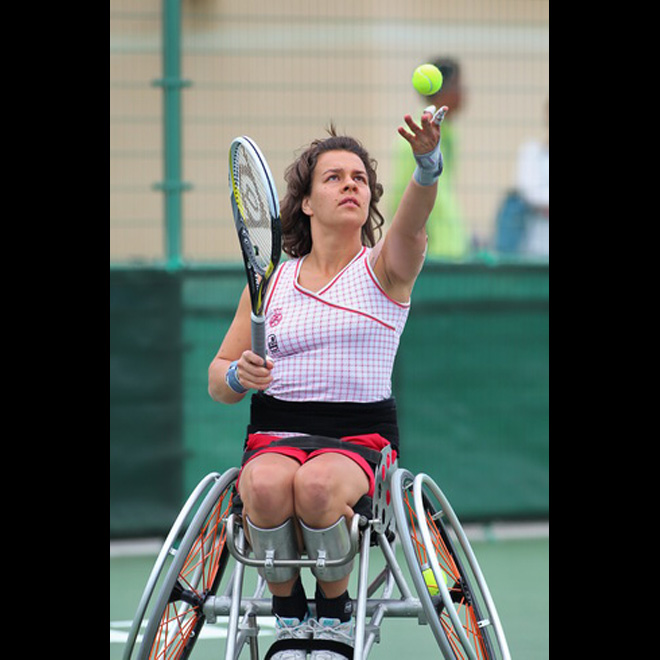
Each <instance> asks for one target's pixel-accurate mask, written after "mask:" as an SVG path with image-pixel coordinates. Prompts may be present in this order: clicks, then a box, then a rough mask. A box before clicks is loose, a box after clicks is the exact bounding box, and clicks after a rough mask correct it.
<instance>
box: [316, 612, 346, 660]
mask: <svg viewBox="0 0 660 660" xmlns="http://www.w3.org/2000/svg"><path fill="white" fill-rule="evenodd" d="M310 623H311V628H312V630H313V631H314V639H328V640H332V641H333V642H342V643H343V644H347V645H348V646H351V647H352V646H354V645H355V631H354V629H353V619H350V620H349V621H346V622H344V623H341V621H339V619H326V618H325V617H321V618H320V619H319V620H318V621H317V620H316V619H311V620H310ZM311 658H312V660H346V656H345V655H343V654H341V653H336V652H335V651H312V655H311Z"/></svg>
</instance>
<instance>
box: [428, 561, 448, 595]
mask: <svg viewBox="0 0 660 660" xmlns="http://www.w3.org/2000/svg"><path fill="white" fill-rule="evenodd" d="M440 574H441V575H442V579H443V580H444V583H445V586H446V585H447V574H446V573H445V572H444V571H443V570H442V569H440ZM422 575H423V576H424V582H426V586H427V587H428V589H429V593H430V594H431V596H437V595H438V594H439V593H440V587H438V583H437V582H436V581H435V575H434V574H433V569H431V567H430V566H429V567H428V568H427V569H425V570H423V571H422Z"/></svg>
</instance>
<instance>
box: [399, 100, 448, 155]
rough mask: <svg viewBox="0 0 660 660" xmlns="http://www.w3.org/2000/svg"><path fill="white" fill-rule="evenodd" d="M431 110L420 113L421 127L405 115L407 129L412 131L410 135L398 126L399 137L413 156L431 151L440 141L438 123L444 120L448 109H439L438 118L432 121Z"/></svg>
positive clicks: (445, 107)
mask: <svg viewBox="0 0 660 660" xmlns="http://www.w3.org/2000/svg"><path fill="white" fill-rule="evenodd" d="M431 108H432V106H431V107H430V108H426V109H425V110H424V112H423V113H422V119H421V125H419V124H417V122H415V120H414V119H413V118H412V117H411V116H410V115H406V116H405V117H404V118H403V119H404V121H405V122H406V124H407V125H408V128H409V129H410V130H411V131H412V134H411V133H409V132H408V131H407V130H406V129H405V128H404V127H403V126H399V129H398V131H399V135H401V137H403V138H404V139H405V140H407V141H408V143H409V144H410V146H411V147H412V150H413V153H414V154H417V155H422V154H427V153H429V152H431V151H433V150H434V149H435V147H436V145H437V144H438V142H439V141H440V122H441V121H442V119H443V118H444V115H445V113H446V112H447V110H448V108H447V106H443V107H442V108H440V112H439V113H436V114H437V116H438V118H437V119H435V120H434V119H433V117H434V114H433V113H432V111H431ZM438 119H439V121H438Z"/></svg>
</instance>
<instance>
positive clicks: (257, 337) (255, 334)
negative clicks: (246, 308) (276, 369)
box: [251, 313, 266, 364]
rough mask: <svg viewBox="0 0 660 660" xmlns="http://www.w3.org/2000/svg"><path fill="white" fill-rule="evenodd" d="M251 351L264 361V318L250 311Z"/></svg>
mask: <svg viewBox="0 0 660 660" xmlns="http://www.w3.org/2000/svg"><path fill="white" fill-rule="evenodd" d="M251 316H252V352H253V353H256V354H257V355H258V356H259V357H260V358H262V359H263V361H264V364H265V363H266V318H265V317H264V316H257V315H256V314H254V313H252V315H251Z"/></svg>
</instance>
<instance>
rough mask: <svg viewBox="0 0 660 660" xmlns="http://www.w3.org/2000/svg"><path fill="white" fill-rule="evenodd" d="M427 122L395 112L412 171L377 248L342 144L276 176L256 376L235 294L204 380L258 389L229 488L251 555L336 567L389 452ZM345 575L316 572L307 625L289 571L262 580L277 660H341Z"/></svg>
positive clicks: (373, 222) (427, 190) (218, 393)
mask: <svg viewBox="0 0 660 660" xmlns="http://www.w3.org/2000/svg"><path fill="white" fill-rule="evenodd" d="M442 110H443V112H442V113H440V115H441V116H444V111H446V108H443V109H442ZM440 121H441V120H440ZM440 121H439V120H438V119H436V117H435V116H434V115H432V114H431V112H430V111H428V110H427V111H425V112H424V113H423V114H422V117H421V121H420V122H419V123H417V122H416V121H415V120H413V118H412V117H411V116H410V115H406V117H405V123H406V126H407V128H406V127H399V129H398V131H399V133H400V135H401V136H402V138H403V139H405V140H407V141H408V143H409V144H410V146H411V148H412V155H411V157H414V158H415V160H416V161H417V169H416V170H415V173H414V175H413V177H412V179H411V181H410V183H409V184H408V187H407V190H406V192H405V194H404V196H403V198H402V200H401V202H400V205H399V207H398V210H397V212H396V214H395V215H394V218H393V219H392V222H391V225H390V227H389V228H388V230H387V231H386V233H385V235H384V236H383V237H380V236H378V234H379V233H380V232H381V227H382V225H383V217H382V216H381V214H380V213H379V211H378V208H377V203H378V201H379V199H380V197H381V195H382V191H383V189H382V186H381V185H380V184H379V183H378V182H377V178H376V171H375V163H374V162H373V161H372V160H371V159H370V156H369V154H368V153H367V151H366V150H365V149H364V148H363V147H362V146H361V144H360V143H358V142H357V141H356V140H355V139H353V138H350V137H346V136H340V135H336V134H335V132H334V130H331V131H330V136H329V137H328V138H326V139H322V140H317V141H315V142H313V143H312V144H311V145H310V146H309V147H308V148H307V149H306V150H305V151H304V152H303V153H302V154H301V155H300V157H299V158H297V160H296V161H295V162H294V163H293V164H292V165H291V166H290V167H289V169H288V170H287V172H286V177H285V178H286V182H287V191H286V195H285V197H284V199H283V201H282V205H281V218H282V235H283V250H284V252H285V253H286V254H288V256H289V257H291V258H290V259H289V260H287V261H285V262H284V263H282V264H280V266H279V267H278V270H277V271H276V273H275V275H274V276H273V277H272V280H271V282H270V284H269V287H268V290H267V292H266V307H265V309H266V311H265V315H266V340H267V348H268V357H267V360H266V364H264V361H263V360H261V359H260V358H259V357H258V356H257V355H256V354H255V353H253V352H252V351H251V350H250V341H251V340H250V300H249V295H248V291H247V289H246V290H245V291H244V293H243V295H242V297H241V299H240V302H239V304H238V309H237V311H236V315H235V318H234V320H233V322H232V324H231V326H230V328H229V330H228V331H227V334H226V336H225V338H224V340H223V342H222V345H221V346H220V349H219V351H218V353H217V355H216V357H215V358H214V360H213V361H212V363H211V365H210V367H209V392H210V395H211V397H212V398H213V399H214V400H216V401H220V402H223V403H236V402H238V401H240V400H241V399H242V398H243V397H244V396H245V394H246V392H248V391H250V390H256V392H254V393H253V395H252V400H251V408H250V422H249V425H248V436H247V440H246V445H245V454H244V459H243V465H242V469H241V473H240V477H239V482H238V490H239V494H240V497H241V499H242V501H243V507H244V508H243V521H244V528H245V530H246V534H247V536H248V538H249V540H250V543H251V546H252V549H253V552H254V554H255V556H257V557H265V553H266V550H268V549H275V553H276V556H277V557H280V558H296V557H299V556H300V548H301V547H304V549H305V551H306V553H307V554H308V556H310V557H316V556H318V555H319V553H320V551H321V550H322V551H324V552H325V555H326V557H327V558H328V559H332V558H333V557H337V558H338V557H342V556H344V555H345V554H346V550H347V547H348V546H347V543H348V529H349V524H350V520H351V518H352V516H353V515H354V507H355V506H356V505H357V504H358V502H359V501H360V500H361V498H363V496H369V495H371V494H372V493H373V486H374V471H373V468H374V462H375V460H377V456H378V453H379V452H380V450H381V449H382V448H383V447H384V446H385V445H386V443H390V444H391V445H393V447H394V448H395V449H396V450H398V442H399V437H398V429H397V420H396V406H395V401H394V399H393V397H392V385H391V377H392V368H393V364H394V358H395V355H396V351H397V348H398V345H399V338H400V336H401V333H402V331H403V328H404V325H405V323H406V319H407V316H408V311H409V306H410V296H411V292H412V289H413V285H414V283H415V280H416V278H417V276H418V274H419V272H420V270H421V268H422V264H423V261H424V257H425V253H426V244H427V238H426V230H425V224H426V221H427V219H428V217H429V214H430V212H431V210H432V208H433V204H434V201H435V198H436V192H437V181H438V177H439V176H440V173H441V171H442V155H441V153H440ZM351 569H352V566H351V565H350V564H348V565H344V566H339V567H334V568H326V570H325V571H323V572H319V571H316V570H315V569H314V570H313V572H314V573H315V575H316V578H317V587H316V593H315V603H316V616H315V618H313V619H310V617H309V613H308V607H307V596H306V594H305V592H304V588H303V585H302V582H301V579H300V575H299V571H298V570H296V569H290V568H270V569H264V571H263V573H264V576H265V578H266V580H267V582H268V586H269V589H270V591H271V593H272V595H273V613H274V615H275V616H276V617H277V621H278V640H279V641H278V642H276V644H279V646H278V647H277V649H276V652H275V654H274V655H272V658H273V659H274V660H304V659H305V658H306V657H307V652H306V650H304V649H301V648H291V647H293V646H296V643H292V642H291V640H292V639H305V638H313V639H314V640H317V641H315V645H314V649H315V650H313V651H312V658H315V659H316V660H337V659H342V660H343V658H345V656H344V655H343V654H342V653H341V649H342V644H347V645H349V646H352V638H353V625H352V616H351V611H350V597H349V594H348V591H347V587H348V581H349V577H350V572H351ZM318 640H322V642H321V643H318ZM324 644H325V645H326V647H327V648H325V649H322V648H321V647H322V646H323V645H324ZM298 645H299V643H298ZM310 648H311V647H310Z"/></svg>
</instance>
